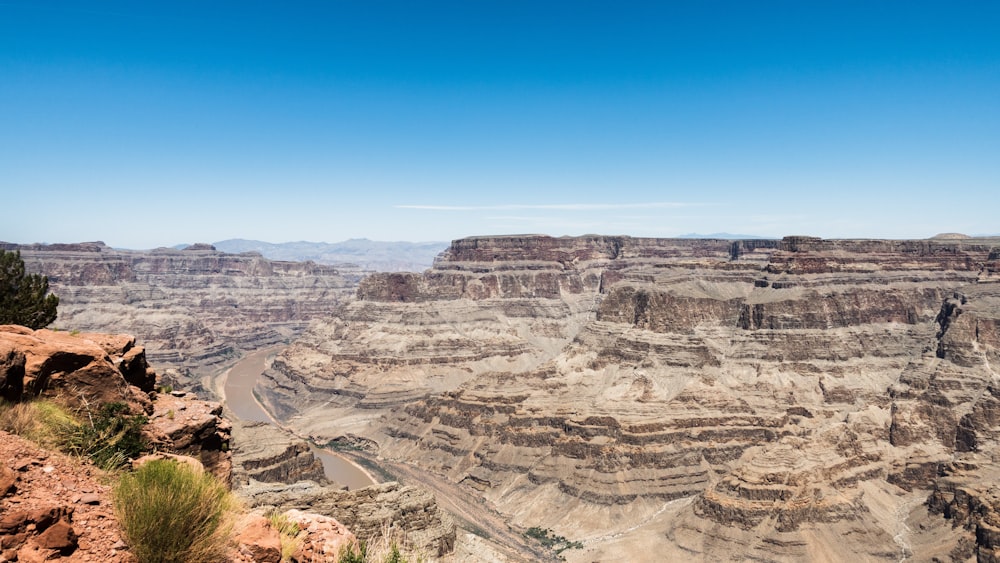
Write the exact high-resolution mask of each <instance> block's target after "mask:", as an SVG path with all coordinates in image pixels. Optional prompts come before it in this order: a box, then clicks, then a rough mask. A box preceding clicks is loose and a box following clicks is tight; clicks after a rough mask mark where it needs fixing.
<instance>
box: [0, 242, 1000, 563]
mask: <svg viewBox="0 0 1000 563" xmlns="http://www.w3.org/2000/svg"><path fill="white" fill-rule="evenodd" d="M3 246H4V247H5V248H13V247H14V246H13V245H3ZM17 248H18V249H20V251H21V253H22V257H24V259H25V262H26V264H27V265H28V267H29V270H31V271H34V272H39V273H44V274H46V275H48V276H49V279H50V282H51V286H52V288H53V290H54V291H55V292H56V293H57V294H59V295H60V297H61V299H62V301H61V303H60V317H59V319H57V322H56V325H57V326H60V327H62V328H66V329H74V330H84V331H88V330H102V331H110V332H120V331H128V332H132V333H135V334H137V335H138V336H139V338H140V339H141V340H142V341H144V342H145V348H146V349H145V354H146V355H147V356H148V357H149V358H150V362H151V363H152V364H153V365H154V366H156V368H157V371H158V372H159V374H160V375H159V378H160V380H161V381H163V382H167V383H171V382H175V383H177V384H178V385H192V386H193V387H194V388H195V389H196V390H197V391H198V393H199V394H200V395H203V396H208V397H203V398H210V397H211V396H212V395H213V394H214V393H216V392H217V391H218V386H217V383H216V382H215V380H216V379H217V377H218V375H219V373H221V372H223V371H224V370H225V368H226V367H228V366H230V365H232V364H233V363H235V362H236V360H237V359H239V358H240V357H243V356H245V355H246V354H247V353H249V352H251V351H255V350H264V349H265V348H272V347H274V348H275V351H276V352H277V355H276V356H275V357H274V358H273V359H271V360H269V361H268V362H267V364H266V365H267V366H268V367H267V369H265V370H264V373H263V374H262V376H261V377H260V378H259V380H258V383H257V386H256V388H255V389H254V394H255V395H256V397H257V398H259V399H260V401H261V402H262V403H263V404H264V406H265V407H267V409H268V411H269V412H270V413H271V415H272V416H274V417H275V418H277V419H278V421H279V422H280V424H281V425H282V426H284V427H285V428H287V429H288V430H290V431H291V433H292V434H289V433H282V432H279V431H277V430H275V429H271V430H263V429H262V428H257V427H251V429H250V430H249V434H248V433H247V432H248V431H247V430H244V427H243V423H240V422H236V423H235V424H234V428H233V429H232V433H233V436H234V439H233V443H234V444H235V445H234V450H235V452H234V462H233V464H234V465H233V467H234V468H233V471H234V485H235V486H236V487H238V488H240V489H242V490H243V494H245V495H246V496H247V498H249V499H252V500H251V503H252V504H253V505H255V506H256V505H259V506H270V507H280V508H281V509H282V510H286V509H306V508H310V509H312V508H316V507H321V509H322V510H323V511H325V512H326V513H327V514H328V515H329V514H335V515H336V516H337V517H338V518H344V519H346V520H348V522H346V523H348V526H349V527H351V526H355V527H358V528H359V529H360V530H361V531H362V532H365V531H368V532H370V531H372V530H374V529H375V528H376V527H377V519H374V520H373V519H368V520H365V519H364V518H361V515H362V514H361V513H366V514H378V515H381V516H380V518H381V517H384V518H386V519H388V520H392V521H395V520H399V521H401V522H404V524H403V526H404V527H405V528H406V529H407V530H409V531H410V532H411V533H412V536H413V537H414V538H416V539H417V540H418V541H419V542H422V543H421V545H422V548H423V549H425V550H426V553H428V554H433V555H434V556H440V557H441V558H444V559H447V558H452V560H456V561H458V560H462V561H477V560H491V561H522V560H545V559H553V560H555V559H558V558H559V557H564V558H565V559H566V560H568V561H579V562H584V561H612V560H629V561H660V560H672V559H679V558H689V559H695V560H713V561H714V560H747V559H751V560H761V561H783V560H816V561H842V560H846V559H852V558H854V559H859V560H885V561H888V560H893V561H898V560H903V559H907V560H921V561H930V560H939V561H968V560H979V561H998V560H1000V490H998V488H997V483H998V477H1000V465H998V463H997V462H996V461H995V459H998V454H1000V449H998V445H1000V441H998V439H1000V382H998V381H997V377H998V372H997V367H996V366H998V365H1000V239H997V238H978V239H977V238H967V237H965V238H959V237H943V238H935V239H927V240H824V239H818V238H813V237H785V238H783V239H780V240H768V239H753V240H719V239H643V238H631V237H624V236H597V235H593V236H583V237H562V238H553V237H546V236H535V235H521V236H494V237H473V238H467V239H460V240H456V241H454V242H452V244H451V246H450V247H449V248H448V249H447V250H446V251H445V252H443V253H442V254H441V255H440V256H439V257H438V258H437V260H436V261H435V263H434V266H433V267H432V268H431V269H429V270H426V271H424V272H422V273H408V272H381V273H371V274H368V275H365V276H362V273H360V272H352V271H347V270H339V269H337V268H333V267H330V266H321V265H317V264H312V263H293V262H278V261H271V260H267V259H265V258H263V257H262V256H260V255H259V254H254V253H245V254H226V253H222V252H218V251H216V250H214V249H213V248H211V247H209V246H207V245H194V246H192V247H189V248H188V249H185V250H168V249H158V250H156V251H150V252H145V253H137V252H133V251H118V250H113V249H110V248H108V247H106V246H104V245H102V244H100V243H83V244H77V245H29V246H24V245H21V246H19V247H17ZM136 375H138V373H137V374H136ZM170 397H171V395H170V394H169V393H167V394H165V395H164V396H163V397H162V398H161V399H160V401H161V402H162V404H164V405H167V404H168V403H169V402H170V401H171V400H173V399H171V398H170ZM161 418H162V417H161ZM265 428H270V427H265ZM272 430H273V432H272ZM247 435H253V436H261V437H264V436H265V435H266V436H267V438H266V439H261V440H248V439H246V438H241V436H247ZM296 436H298V437H296ZM303 438H305V439H308V440H309V441H311V442H313V443H315V444H320V445H323V446H328V447H331V448H334V449H340V450H342V451H343V452H344V453H345V454H348V455H349V456H350V457H351V458H354V459H357V460H360V461H363V462H365V463H371V464H375V465H377V466H378V467H380V468H382V469H383V470H384V471H385V472H386V474H387V475H388V476H391V477H395V478H397V479H399V480H400V481H402V483H401V484H400V483H384V484H380V485H378V486H375V487H369V488H365V489H360V490H358V491H350V492H345V491H341V490H339V487H337V486H336V485H331V484H329V483H326V482H324V480H323V479H322V478H321V475H320V472H319V466H318V465H317V463H316V460H315V458H314V457H313V456H312V455H311V454H310V452H309V447H308V446H307V444H306V442H304V441H303V440H302V439H303ZM250 441H253V444H252V446H253V447H247V448H246V451H244V452H241V450H240V444H241V443H244V444H247V443H248V442H250ZM248 460H249V461H248ZM302 479H305V481H302ZM365 491H367V492H365ZM380 507H381V508H380ZM448 513H450V514H448ZM453 521H454V522H453ZM456 526H457V528H456ZM532 530H543V531H548V533H550V534H552V535H554V536H561V537H564V538H565V539H566V541H567V542H574V544H573V545H572V546H569V544H568V543H567V544H566V546H567V547H570V548H568V549H565V550H564V551H561V553H556V552H555V550H552V549H546V548H545V547H544V545H542V543H541V542H538V541H536V540H534V539H532V538H530V537H528V536H530V535H531V533H529V532H531V531H532ZM532 533H533V532H532ZM535 535H536V536H537V535H538V534H537V533H536V534H535ZM576 542H578V543H576Z"/></svg>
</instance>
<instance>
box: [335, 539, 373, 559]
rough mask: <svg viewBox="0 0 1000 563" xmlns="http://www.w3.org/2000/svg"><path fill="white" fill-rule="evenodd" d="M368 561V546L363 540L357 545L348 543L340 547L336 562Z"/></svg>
mask: <svg viewBox="0 0 1000 563" xmlns="http://www.w3.org/2000/svg"><path fill="white" fill-rule="evenodd" d="M367 561H368V546H367V545H366V544H365V542H363V541H362V542H358V543H357V545H355V544H349V545H346V546H344V547H343V548H341V549H340V554H339V555H338V556H337V563H366V562H367Z"/></svg>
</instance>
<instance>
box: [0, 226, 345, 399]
mask: <svg viewBox="0 0 1000 563" xmlns="http://www.w3.org/2000/svg"><path fill="white" fill-rule="evenodd" d="M0 248H3V249H6V250H20V252H21V257H22V258H23V259H24V261H25V266H26V268H27V270H28V271H30V272H32V273H40V274H44V275H46V276H48V278H49V286H50V288H51V290H52V291H53V292H54V293H56V294H57V295H59V298H60V302H59V317H58V319H57V320H56V323H55V326H57V327H60V328H63V329H67V330H70V329H74V330H81V331H96V332H109V331H120V330H127V331H128V332H130V333H132V334H135V335H136V336H138V337H139V339H140V340H141V341H143V342H144V343H145V346H146V348H147V353H148V355H149V358H150V360H151V361H152V362H154V363H155V364H156V365H157V366H159V369H160V372H161V379H162V380H163V381H164V382H165V383H173V384H175V385H178V386H180V387H184V388H185V389H189V390H190V389H192V388H194V384H196V383H199V381H198V380H199V377H200V376H206V375H208V374H210V373H211V372H212V371H214V370H215V369H216V368H218V367H219V365H220V364H223V363H226V362H228V361H231V360H233V359H235V358H236V357H237V356H238V355H240V354H241V353H242V352H244V351H247V350H253V349H257V348H261V347H266V346H270V345H273V344H276V343H279V342H284V341H286V340H287V339H288V338H290V337H291V336H293V335H294V334H297V333H298V332H299V331H301V330H302V329H303V328H304V327H305V325H306V324H307V323H308V322H309V321H310V320H311V319H314V318H321V317H326V316H328V315H329V314H330V312H331V311H332V310H333V309H334V308H335V307H336V306H337V304H338V303H339V302H340V301H341V300H343V299H344V298H345V297H346V296H349V295H350V294H352V293H353V291H354V288H355V286H356V283H357V280H358V278H359V277H360V273H359V272H353V273H351V274H349V275H342V274H341V273H340V272H339V271H338V270H336V269H335V268H333V267H331V266H321V265H317V264H313V263H311V262H279V261H272V260H267V259H265V258H263V257H262V256H261V255H260V254H256V253H246V254H226V253H223V252H218V251H216V250H215V249H214V248H213V247H211V246H209V245H193V246H191V247H189V248H188V249H185V250H173V249H166V248H162V249H156V250H151V251H128V250H116V249H112V248H109V247H108V246H105V245H104V244H103V243H99V242H96V243H80V244H50V245H20V246H19V245H13V244H9V243H0Z"/></svg>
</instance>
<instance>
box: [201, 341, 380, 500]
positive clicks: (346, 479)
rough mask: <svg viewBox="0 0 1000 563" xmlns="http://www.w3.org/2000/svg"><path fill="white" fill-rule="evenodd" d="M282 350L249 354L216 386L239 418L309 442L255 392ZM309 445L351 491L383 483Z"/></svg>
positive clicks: (327, 471)
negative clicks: (262, 376)
mask: <svg viewBox="0 0 1000 563" xmlns="http://www.w3.org/2000/svg"><path fill="white" fill-rule="evenodd" d="M281 349H282V346H274V347H271V348H265V349H263V350H257V351H255V352H251V353H250V354H247V355H246V356H244V357H243V358H241V359H240V360H239V361H238V362H236V363H235V364H233V365H232V366H231V367H229V369H226V370H224V371H223V372H222V373H221V374H220V375H219V376H218V378H216V382H215V383H214V385H213V387H214V388H215V391H216V393H218V395H219V397H220V398H221V399H222V401H223V403H225V404H226V406H227V407H228V408H229V411H230V412H232V413H233V415H234V416H235V417H237V418H238V419H240V420H244V421H259V422H267V423H270V424H273V425H274V426H276V427H278V428H281V429H282V430H284V431H286V432H288V433H289V434H291V435H293V436H296V437H298V438H302V439H303V440H305V441H306V442H309V439H308V438H305V437H303V436H299V435H298V434H297V433H296V432H295V431H294V430H292V429H290V428H288V427H287V426H285V425H283V424H281V423H280V422H279V421H278V420H276V419H275V418H274V417H273V416H272V415H271V413H270V412H268V411H267V409H265V408H264V406H263V405H262V404H261V402H260V401H259V400H258V399H257V397H256V395H254V393H253V387H254V385H255V384H256V382H257V378H258V377H260V374H261V373H263V371H264V369H266V367H267V362H268V360H269V359H270V358H273V356H274V355H276V354H277V353H278V352H279V351H280V350H281ZM309 444H310V448H311V449H312V450H313V454H314V455H315V456H316V457H317V458H318V459H319V460H320V461H321V462H322V463H323V469H324V473H325V474H326V477H327V479H330V480H331V481H334V482H336V483H339V484H341V485H346V486H347V487H348V488H349V489H359V488H363V487H367V486H369V485H373V484H376V483H378V482H379V480H378V479H377V478H376V477H375V475H373V474H372V473H371V472H370V471H368V469H367V468H365V467H364V466H362V465H360V464H359V463H357V462H356V461H354V460H352V459H349V458H348V457H346V456H344V455H342V454H340V453H339V452H336V451H334V450H331V449H329V448H322V447H319V446H316V445H315V444H312V443H311V442H309Z"/></svg>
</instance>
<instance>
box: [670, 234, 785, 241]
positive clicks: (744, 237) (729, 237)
mask: <svg viewBox="0 0 1000 563" xmlns="http://www.w3.org/2000/svg"><path fill="white" fill-rule="evenodd" d="M677 238H712V239H722V240H747V239H771V238H774V237H762V236H760V235H734V234H733V233H709V234H707V235H702V234H698V233H688V234H686V235H677Z"/></svg>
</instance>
